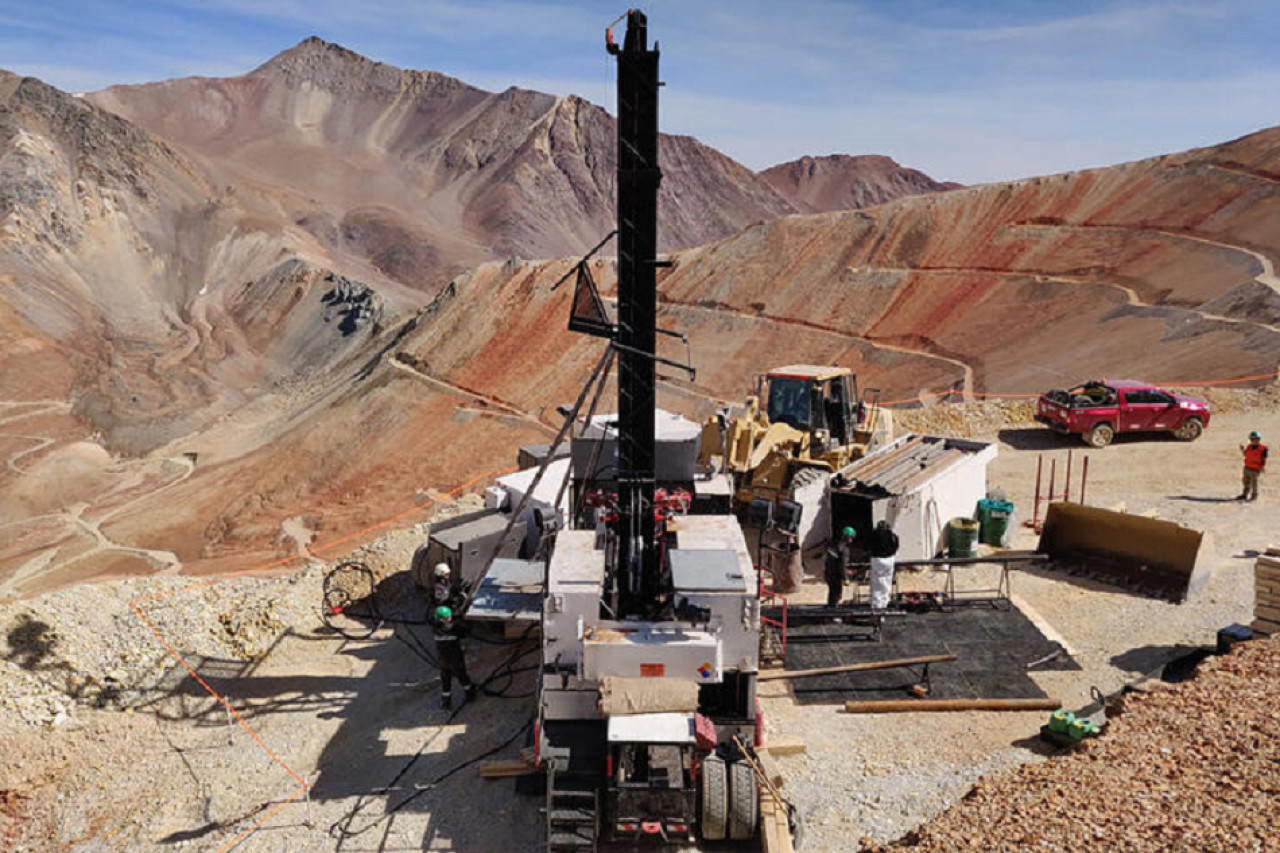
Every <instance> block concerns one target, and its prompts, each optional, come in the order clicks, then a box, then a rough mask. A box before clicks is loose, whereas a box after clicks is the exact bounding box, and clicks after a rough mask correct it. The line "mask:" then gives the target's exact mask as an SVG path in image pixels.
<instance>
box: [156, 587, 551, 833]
mask: <svg viewBox="0 0 1280 853" xmlns="http://www.w3.org/2000/svg"><path fill="white" fill-rule="evenodd" d="M384 583H385V582H384ZM391 589H392V592H393V593H394V595H386V594H385V593H384V592H383V591H381V590H380V592H379V593H378V594H377V597H378V599H379V606H378V607H377V608H376V610H377V612H378V614H379V616H380V617H381V619H382V620H384V621H383V625H382V627H381V628H380V629H379V630H377V631H375V632H373V633H372V634H371V635H369V630H368V629H369V627H371V626H370V625H365V626H363V627H361V628H360V629H359V631H358V632H357V631H355V630H351V628H352V623H347V626H346V628H345V630H348V633H351V634H352V636H354V637H356V639H348V638H345V637H343V636H341V635H339V634H337V633H336V632H333V631H331V630H330V629H327V628H324V629H320V630H317V631H314V632H307V631H294V630H290V631H287V632H285V633H284V634H283V635H281V636H280V637H279V638H278V639H277V640H276V642H275V643H274V644H273V645H272V647H271V648H270V649H269V650H268V651H267V652H266V653H265V654H264V655H262V656H261V657H260V658H258V659H257V660H254V661H250V662H245V661H238V660H226V659H208V658H198V657H194V656H192V657H189V658H188V661H189V662H190V663H192V665H193V667H194V668H195V669H196V671H197V672H198V673H199V675H200V678H201V679H202V680H203V681H204V682H205V683H207V684H208V685H209V687H210V688H212V689H213V690H215V691H217V692H218V693H219V694H221V695H223V696H225V697H227V698H228V699H229V700H230V701H231V703H232V705H233V707H234V708H235V709H236V712H237V713H238V714H239V715H240V716H241V717H242V718H243V719H244V720H245V721H246V722H247V723H248V724H249V725H250V726H252V727H253V728H254V729H255V730H256V731H257V732H258V734H259V735H260V736H261V737H262V739H263V742H264V743H266V744H267V745H268V746H270V747H271V748H272V749H273V750H277V751H278V754H279V756H280V758H281V759H282V760H284V761H286V762H287V763H288V764H289V765H290V766H291V767H292V768H293V769H294V770H295V771H296V772H298V773H299V774H300V775H306V776H307V778H308V779H309V780H310V781H311V782H312V788H311V799H312V801H313V804H314V805H313V807H314V810H315V827H314V828H313V829H311V830H309V832H312V833H314V835H315V838H316V840H317V843H319V844H321V845H322V846H318V847H314V848H308V849H316V850H333V851H354V850H360V851H372V850H377V851H390V850H406V849H408V850H423V849H428V848H429V849H437V848H443V849H452V850H458V851H476V853H480V851H490V850H503V851H504V853H516V851H518V850H524V849H529V850H536V849H538V847H539V845H540V842H541V832H540V831H538V832H528V831H525V832H522V833H521V834H520V835H519V838H521V839H527V840H528V844H525V843H524V841H523V840H521V841H513V831H512V829H511V827H512V826H513V825H521V826H524V827H530V826H540V821H539V818H538V808H537V807H538V803H537V802H535V801H534V800H533V799H532V798H528V797H517V796H515V793H514V791H513V786H514V783H513V780H510V779H506V780H499V781H494V782H490V781H486V780H482V779H481V778H480V777H479V775H478V772H477V770H476V767H475V765H476V764H477V763H478V762H479V761H480V760H483V759H485V758H489V757H502V758H514V757H517V756H518V753H519V750H520V748H521V747H523V746H525V744H526V740H527V739H528V737H529V732H530V730H531V728H530V726H531V722H532V718H533V711H534V700H533V688H534V673H533V669H535V668H536V660H537V651H538V645H537V643H536V642H535V641H531V640H527V639H523V640H522V639H516V640H506V639H503V638H502V637H501V636H497V635H492V634H486V633H482V632H477V635H476V636H474V637H473V638H472V639H471V640H469V641H468V642H467V646H466V650H467V656H468V669H469V670H470V671H471V674H472V676H473V678H476V679H477V681H481V682H484V683H485V691H486V693H487V694H488V695H483V694H482V695H481V696H479V697H477V698H476V699H475V700H474V701H472V702H459V699H460V697H461V691H460V690H456V689H455V695H454V699H455V707H454V709H453V710H452V711H451V712H450V711H445V710H443V709H441V707H440V690H439V679H438V674H439V673H438V670H437V669H436V667H435V665H434V663H433V661H434V651H435V650H434V642H433V640H432V638H431V636H430V630H429V628H428V627H427V626H426V625H425V621H426V615H427V614H426V610H427V604H426V601H425V597H424V596H422V595H421V594H420V593H417V591H416V587H414V586H413V585H412V583H411V582H410V583H409V584H408V585H407V586H406V585H405V584H404V583H403V579H402V578H398V579H397V580H396V581H394V583H393V587H392V588H391ZM397 598H398V599H399V600H395V599H397ZM391 605H394V606H391ZM388 616H390V617H391V620H392V621H390V622H388V621H385V620H386V619H387V617H388ZM137 710H140V711H145V712H149V713H151V714H154V715H155V716H156V717H157V718H158V719H159V720H160V721H163V722H167V723H170V724H173V725H175V726H176V727H175V728H172V731H174V732H182V731H187V732H190V731H191V728H190V727H191V726H193V725H194V726H195V727H196V728H197V729H204V730H205V731H206V734H204V735H201V736H200V738H201V739H202V740H203V743H202V744H201V745H199V746H197V747H194V748H185V749H179V748H178V746H176V745H175V749H179V752H184V753H185V755H184V760H186V758H187V757H192V758H194V759H195V760H194V761H193V762H192V763H189V764H188V766H189V768H190V769H191V771H192V774H193V776H196V777H197V779H198V780H200V779H201V778H206V779H207V778H212V777H213V774H214V773H216V772H217V771H216V770H214V769H212V768H213V767H214V766H215V765H214V764H211V763H210V762H211V761H213V762H218V761H220V762H221V763H222V764H223V765H225V764H226V762H227V760H228V759H229V760H230V761H231V762H232V763H233V764H234V763H236V762H240V763H243V764H245V766H246V767H248V766H255V767H256V766H260V764H261V762H262V761H266V760H267V759H265V757H263V756H260V755H258V754H256V748H253V747H251V746H246V744H245V740H244V738H243V737H240V732H239V731H238V730H236V729H233V728H228V725H229V719H228V713H227V710H226V708H225V707H224V706H223V704H222V703H221V702H219V701H217V700H215V699H213V698H212V697H210V696H209V694H208V692H206V690H205V689H204V687H202V686H201V684H200V683H199V682H198V681H197V680H196V679H195V678H194V677H193V676H192V675H191V674H189V673H187V672H186V671H185V670H181V669H179V668H175V669H174V670H173V671H171V673H170V674H169V679H168V680H167V681H166V682H164V683H163V684H162V685H161V687H160V688H159V689H158V690H157V691H156V693H155V695H154V696H152V697H150V698H149V699H148V701H146V702H145V703H143V704H142V705H141V706H140V707H138V708H137ZM211 727H220V728H226V730H227V731H228V733H229V734H228V736H227V739H226V740H225V741H224V740H223V739H222V737H221V735H220V734H219V733H216V732H215V731H209V729H210V728H211ZM233 739H234V740H236V741H237V743H236V745H232V741H233ZM249 750H252V752H250V751H249ZM200 752H205V753H207V755H208V756H209V757H207V758H202V757H200V756H199V755H198V753H200ZM219 755H223V756H225V757H222V758H218V756H219ZM271 770H272V772H273V773H275V771H276V768H271ZM225 772H226V771H225V770H224V771H223V773H225ZM260 775H261V774H260ZM275 775H278V776H280V777H282V778H283V782H282V784H283V783H287V782H289V780H288V779H287V777H285V774H284V773H283V771H279V772H278V773H275ZM255 781H256V780H255ZM273 781H274V780H273ZM218 784H221V785H225V782H224V781H223V780H221V779H219V780H218ZM275 795H276V796H278V792H277V794H275ZM221 796H223V797H224V798H225V800H226V801H225V802H223V803H222V804H221V806H220V809H219V814H218V815H217V816H216V817H214V818H211V816H210V814H209V813H208V812H209V809H208V806H207V805H206V808H205V812H206V813H205V814H204V815H203V816H202V818H201V819H199V820H192V822H191V823H192V825H191V826H190V827H187V828H182V829H179V830H177V831H174V832H171V833H170V834H169V835H168V836H167V837H165V838H163V839H160V842H161V843H165V844H175V843H180V842H183V841H191V840H194V839H199V838H203V837H206V836H210V835H212V834H213V833H215V832H228V831H231V830H232V829H233V828H234V829H236V830H237V831H238V830H239V829H241V828H244V827H245V826H247V824H248V822H249V821H250V820H251V819H252V818H253V817H255V816H256V815H257V814H258V812H260V811H261V808H262V807H259V806H257V804H256V803H255V802H254V799H255V797H257V796H258V792H257V790H256V789H250V790H247V791H234V792H233V793H227V792H226V790H225V789H224V790H223V791H222V794H221ZM268 805H274V803H270V804H268ZM245 809H248V810H249V811H244V810H245ZM231 811H236V814H235V815H234V817H226V816H224V815H225V814H226V812H231ZM283 814H285V813H282V815H283ZM193 816H194V815H193ZM269 826H270V829H269V830H262V831H263V832H268V831H270V832H278V831H284V830H287V829H289V828H290V827H294V826H296V815H291V817H290V819H289V820H287V821H285V820H280V819H272V820H271V821H269ZM295 831H296V830H295ZM321 838H323V839H324V840H323V841H320V839H321Z"/></svg>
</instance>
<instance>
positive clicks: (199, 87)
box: [89, 38, 796, 292]
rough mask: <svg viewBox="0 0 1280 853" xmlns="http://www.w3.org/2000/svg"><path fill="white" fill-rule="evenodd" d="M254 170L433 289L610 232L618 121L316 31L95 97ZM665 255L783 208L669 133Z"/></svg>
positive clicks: (316, 226)
mask: <svg viewBox="0 0 1280 853" xmlns="http://www.w3.org/2000/svg"><path fill="white" fill-rule="evenodd" d="M89 100H90V101H91V102H93V103H95V104H97V105H98V106H101V107H103V108H105V109H108V110H110V111H112V112H115V113H117V114H119V115H121V116H123V117H125V118H127V119H129V120H130V121H132V122H133V123H135V124H137V125H139V126H140V127H144V128H146V129H148V130H150V131H152V132H153V133H155V134H156V135H158V136H160V137H161V138H164V139H167V140H169V141H171V142H173V143H174V144H176V145H178V146H180V147H181V148H183V149H184V150H187V151H191V152H195V153H197V154H199V155H201V156H204V157H207V158H208V159H210V160H213V161H216V162H218V163H220V164H225V165H226V166H228V167H229V168H230V169H232V170H233V171H234V172H235V173H236V174H237V176H238V177H239V178H241V179H242V180H244V181H247V182H261V183H265V184H269V185H271V186H273V187H286V188H289V189H290V190H292V191H294V192H296V193H297V194H298V196H299V201H298V203H297V204H296V206H290V208H289V210H288V211H287V212H288V214H289V216H290V217H291V218H292V219H293V221H294V222H295V223H296V224H297V225H298V226H300V227H302V228H305V229H306V230H307V231H308V232H309V233H311V234H312V235H313V236H314V237H315V238H316V239H317V240H319V241H320V242H321V243H323V244H324V245H325V246H326V247H327V248H329V249H330V250H332V251H335V252H341V253H347V254H350V255H353V256H357V257H361V258H365V259H367V260H368V261H369V262H370V263H372V264H373V265H374V266H376V267H377V268H378V269H380V270H381V271H383V272H384V273H386V274H387V275H388V276H391V277H393V278H396V279H398V280H401V281H407V282H411V283H413V284H415V285H417V286H419V287H421V288H423V289H424V290H427V291H429V292H435V291H437V290H438V289H439V288H440V287H441V286H443V284H444V283H445V282H447V281H448V280H449V279H450V278H452V276H453V275H455V274H457V273H458V272H460V271H462V270H463V269H465V268H469V267H472V266H474V265H476V264H477V263H480V262H483V261H486V260H491V259H495V258H504V257H509V256H512V255H515V256H519V257H538V258H542V257H559V256H561V255H569V254H574V253H581V252H584V251H586V250H587V249H588V248H590V247H591V246H593V245H595V244H596V243H597V242H598V241H599V240H600V239H601V238H602V237H603V236H604V235H606V234H607V233H608V232H609V231H610V230H611V229H612V227H613V225H612V221H613V198H614V187H613V173H614V168H615V167H614V162H615V161H614V153H615V152H614V146H615V143H614V131H613V119H612V117H611V116H610V115H609V114H608V113H606V112H605V111H604V110H603V109H601V108H600V107H597V106H595V105H594V104H591V103H588V102H587V101H584V100H582V99H581V98H578V97H572V96H570V97H555V96H552V95H547V94H543V93H541V92H531V91H527V90H523V89H518V88H515V87H512V88H509V89H507V90H506V91H503V92H499V93H493V92H486V91H484V90H482V89H478V88H476V87H474V86H470V85H468V84H466V83H464V82H462V81H461V80H456V79H454V78H452V77H448V76H446V75H443V74H439V73H436V72H432V71H405V70H402V69H399V68H396V67H394V66H390V65H384V64H382V63H379V62H373V61H372V60H369V59H366V58H364V57H362V56H360V55H358V54H355V53H352V52H351V51H348V50H346V49H344V48H342V47H340V46H338V45H335V44H331V43H328V42H325V41H322V40H320V39H317V38H311V39H308V40H306V41H304V42H302V43H301V44H299V45H297V46H296V47H294V48H292V49H291V50H288V51H286V52H284V53H282V54H280V55H279V56H277V57H275V58H274V59H272V60H271V61H269V62H267V63H266V64H264V65H263V66H261V67H260V68H258V69H256V70H254V71H253V72H251V73H249V74H247V75H245V76H243V77H233V78H227V79H205V78H187V79H182V80H170V81H167V82H164V83H154V84H148V85H143V86H117V87H114V88H111V89H108V90H106V91H104V92H99V93H96V94H93V95H90V96H89ZM660 150H661V157H662V161H663V163H664V164H666V176H665V179H664V181H663V184H662V203H663V207H664V210H665V212H666V215H665V217H664V219H663V222H662V225H661V229H660V240H661V243H662V246H663V247H664V248H665V249H676V248H682V247H686V246H693V245H697V244H700V243H705V242H709V241H711V240H716V239H719V238H722V237H726V236H728V235H729V234H732V233H734V232H735V231H737V230H739V229H741V228H742V227H744V226H746V225H750V224H752V223H753V222H759V221H762V220H767V219H774V218H776V217H778V216H781V215H784V214H788V213H793V212H795V211H796V208H794V207H792V206H791V205H790V204H788V203H787V202H786V201H785V200H783V199H782V198H781V197H779V196H778V195H777V194H776V193H775V192H774V191H773V190H772V189H770V187H769V186H768V185H767V184H766V183H764V182H763V181H761V180H760V179H759V178H758V177H757V176H756V175H755V174H754V173H752V172H751V171H750V170H749V169H747V168H745V167H744V166H742V165H741V164H739V163H736V162H734V161H733V160H731V159H729V158H728V157H726V156H724V155H723V154H721V153H720V152H718V151H715V150H714V149H712V148H709V147H707V146H705V145H703V144H701V143H700V142H698V141H697V140H696V139H693V138H691V137H684V136H664V137H663V139H662V143H661V149H660Z"/></svg>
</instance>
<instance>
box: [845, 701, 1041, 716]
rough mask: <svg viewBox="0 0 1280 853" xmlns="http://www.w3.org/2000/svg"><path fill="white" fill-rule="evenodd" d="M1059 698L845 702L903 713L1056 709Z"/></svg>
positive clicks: (853, 709)
mask: <svg viewBox="0 0 1280 853" xmlns="http://www.w3.org/2000/svg"><path fill="white" fill-rule="evenodd" d="M1061 707H1062V703H1061V702H1059V701H1058V700H1057V699H866V700H859V701H854V702H845V703H844V710H845V711H846V712H847V713H850V714H900V713H906V714H909V713H914V712H917V711H930V712H931V711H1056V710H1058V709H1059V708H1061Z"/></svg>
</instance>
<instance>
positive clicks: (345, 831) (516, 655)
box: [329, 626, 539, 841]
mask: <svg viewBox="0 0 1280 853" xmlns="http://www.w3.org/2000/svg"><path fill="white" fill-rule="evenodd" d="M532 629H533V626H530V628H529V631H526V636H525V637H522V638H521V640H524V639H528V635H529V634H530V633H531V632H532ZM410 633H412V632H410ZM397 636H398V634H397ZM414 637H415V638H416V639H418V640H419V642H421V639H420V638H417V635H416V634H414ZM402 642H405V643H406V645H408V641H406V640H403V638H402ZM537 650H538V646H536V645H535V646H531V647H529V648H526V649H523V650H519V649H517V650H516V651H515V652H513V653H512V654H511V655H509V656H508V657H507V658H506V659H505V660H504V661H502V662H501V663H499V664H498V666H496V667H495V668H494V669H493V671H492V672H491V673H490V674H489V675H488V677H486V678H485V680H484V681H483V682H481V683H480V684H479V685H477V687H478V688H479V690H480V691H481V692H483V693H484V694H485V695H486V696H496V697H497V698H504V699H517V698H528V697H530V696H532V695H533V693H532V692H530V693H528V694H518V695H516V694H508V693H506V692H504V691H503V690H499V691H492V692H491V691H490V690H489V689H488V688H489V685H490V684H491V683H493V682H494V681H496V680H497V679H499V678H510V679H514V677H515V675H517V674H518V673H521V672H528V671H531V670H535V669H538V668H539V667H538V665H537V664H533V665H530V666H527V667H519V668H516V667H515V664H516V663H517V662H519V660H520V659H522V658H524V657H526V656H528V655H529V654H530V653H531V652H534V651H537ZM469 706H470V703H469V702H467V703H463V704H462V705H460V706H458V707H457V708H455V709H454V710H452V711H451V712H450V713H449V716H448V718H447V719H446V720H445V721H444V722H443V723H440V724H439V725H438V726H437V727H436V731H434V732H432V734H431V736H430V737H428V738H427V739H426V741H425V742H423V744H422V746H421V747H419V748H418V751H417V752H415V753H414V754H413V755H412V756H411V757H410V758H409V760H408V761H406V762H405V764H404V766H403V767H401V768H400V770H399V771H398V772H397V773H396V775H395V776H394V777H393V778H392V779H391V781H390V782H389V783H387V785H386V786H385V787H384V788H382V789H381V790H384V791H391V790H393V789H394V788H395V786H396V785H397V784H399V782H400V780H402V779H403V778H404V777H405V775H406V774H408V772H409V771H410V770H411V769H412V768H413V766H414V765H415V764H416V763H417V762H418V760H419V759H421V758H422V756H423V755H424V754H425V753H426V750H427V748H428V747H429V746H430V745H431V744H432V743H433V742H434V741H435V739H436V738H437V737H439V735H440V733H441V732H442V731H443V730H444V728H445V727H446V726H448V725H449V724H450V723H452V722H453V721H454V719H455V718H456V717H457V716H458V715H459V714H460V713H462V711H463V710H464V709H466V708H467V707H469ZM532 725H533V718H530V719H529V720H527V721H526V722H525V723H524V725H522V726H521V727H520V728H519V729H517V730H516V731H515V732H513V733H512V734H511V735H510V736H509V737H508V738H507V739H506V740H504V741H502V743H499V744H498V745H496V746H494V747H492V748H490V749H487V750H485V751H484V752H481V753H480V754H478V755H475V756H472V757H471V758H468V759H467V760H466V761H463V762H461V763H459V764H456V765H454V766H453V767H451V768H449V769H448V770H446V771H445V772H444V773H441V774H440V775H438V776H436V777H435V778H434V779H432V780H431V781H430V782H428V783H426V784H424V785H419V786H417V788H418V789H417V790H416V791H414V792H413V793H412V794H410V795H409V796H407V797H405V798H404V799H402V800H401V801H400V802H398V803H396V804H395V805H394V806H390V807H389V808H388V809H387V810H386V811H385V812H384V813H383V814H382V815H381V816H379V817H378V818H377V819H375V820H373V821H371V822H369V823H368V824H366V825H364V826H362V827H360V828H359V829H354V830H353V829H351V828H350V826H351V822H352V821H353V820H354V819H355V818H356V817H357V816H358V815H359V814H360V812H361V811H363V810H364V808H365V806H366V805H368V802H365V803H357V804H356V805H355V806H354V807H353V808H352V809H351V810H350V811H349V812H347V814H346V815H344V816H343V817H341V818H339V819H338V820H336V821H334V822H333V823H332V824H330V826H329V834H330V835H331V836H333V837H335V838H338V839H339V841H345V840H347V839H349V838H354V837H356V836H359V835H363V834H364V833H366V832H368V831H370V830H371V829H373V828H375V827H377V826H378V825H380V824H382V823H383V822H384V821H387V820H389V819H390V818H391V817H392V816H393V815H394V814H395V813H396V812H398V811H400V810H401V809H403V808H404V807H405V806H407V805H409V803H411V802H413V801H414V800H416V799H417V798H418V797H420V796H422V795H423V794H425V793H426V792H427V791H429V790H431V789H432V788H434V787H436V786H437V785H439V784H440V783H441V782H444V781H445V780H446V779H448V778H449V777H450V776H453V775H455V774H456V773H459V772H460V771H462V770H464V769H466V768H467V767H470V766H472V765H474V764H476V763H477V762H480V761H483V760H484V759H486V758H488V757H489V756H491V755H494V754H496V753H498V752H501V751H502V750H503V749H505V748H506V747H508V746H510V745H511V744H512V743H513V742H514V741H515V740H516V738H518V737H520V736H521V735H523V734H524V733H525V732H526V731H528V730H529V728H530V726H532Z"/></svg>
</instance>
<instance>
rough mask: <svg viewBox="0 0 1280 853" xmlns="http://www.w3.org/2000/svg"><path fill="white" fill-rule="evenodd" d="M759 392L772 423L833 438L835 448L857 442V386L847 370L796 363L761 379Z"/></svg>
mask: <svg viewBox="0 0 1280 853" xmlns="http://www.w3.org/2000/svg"><path fill="white" fill-rule="evenodd" d="M758 381H759V385H760V387H759V388H758V389H757V391H758V394H759V397H760V399H762V400H765V401H766V414H767V415H768V416H769V422H770V423H775V424H776V423H784V424H787V425H788V426H791V427H794V428H796V429H798V430H802V431H804V432H808V433H809V434H811V435H812V434H814V433H816V432H818V431H819V430H822V431H825V432H826V433H827V434H828V436H830V441H831V443H832V444H833V445H835V446H843V445H846V444H849V443H851V442H852V441H853V440H854V431H855V429H856V428H857V425H858V420H859V411H858V408H859V407H858V386H857V379H856V378H855V377H854V375H853V371H851V370H849V369H848V368H847V367H818V366H814V365H807V364H796V365H791V366H790V367H782V368H779V369H777V370H775V371H773V372H772V373H769V374H768V375H766V376H761V377H759V380H758Z"/></svg>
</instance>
